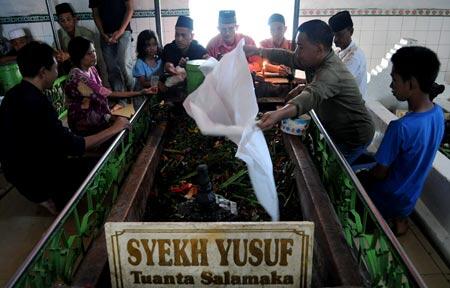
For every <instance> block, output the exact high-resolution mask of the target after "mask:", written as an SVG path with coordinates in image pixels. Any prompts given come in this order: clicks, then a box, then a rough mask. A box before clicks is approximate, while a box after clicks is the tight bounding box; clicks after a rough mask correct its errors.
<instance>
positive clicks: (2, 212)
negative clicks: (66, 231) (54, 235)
mask: <svg viewBox="0 0 450 288" xmlns="http://www.w3.org/2000/svg"><path fill="white" fill-rule="evenodd" d="M5 187H9V184H8V183H6V182H5V180H4V178H3V177H2V175H1V174H0V191H1V190H2V189H4V188H5ZM53 219H54V216H51V215H50V214H49V213H48V212H47V211H46V210H44V209H43V208H40V207H39V206H38V205H36V204H34V203H32V202H30V201H28V200H27V199H25V198H24V197H23V196H22V195H20V194H19V192H17V190H15V189H14V188H12V189H11V190H9V192H7V193H6V194H5V195H4V196H3V197H1V198H0V231H1V235H2V236H1V237H0V267H1V268H0V287H4V286H5V284H6V283H7V281H8V280H9V279H10V278H11V277H12V276H13V274H14V272H15V271H16V269H17V268H18V267H19V266H20V264H22V262H23V261H24V260H25V258H26V257H27V255H28V253H29V252H30V251H31V250H32V249H33V246H34V245H35V244H36V243H37V241H38V240H39V239H40V238H41V237H42V234H43V233H45V231H46V229H47V228H48V227H49V226H50V224H51V223H52V222H53Z"/></svg>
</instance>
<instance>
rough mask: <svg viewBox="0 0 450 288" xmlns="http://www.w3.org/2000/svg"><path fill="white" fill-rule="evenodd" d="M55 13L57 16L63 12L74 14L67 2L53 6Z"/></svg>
mask: <svg viewBox="0 0 450 288" xmlns="http://www.w3.org/2000/svg"><path fill="white" fill-rule="evenodd" d="M55 11H56V15H57V16H59V15H61V14H63V13H70V14H72V15H75V12H74V11H73V8H72V6H71V5H70V4H69V3H61V4H58V5H56V6H55Z"/></svg>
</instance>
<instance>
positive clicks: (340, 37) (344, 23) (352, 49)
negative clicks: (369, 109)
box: [328, 11, 367, 97]
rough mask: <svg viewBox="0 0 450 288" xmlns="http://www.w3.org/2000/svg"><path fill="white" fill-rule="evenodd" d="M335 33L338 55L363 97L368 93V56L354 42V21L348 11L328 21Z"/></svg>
mask: <svg viewBox="0 0 450 288" xmlns="http://www.w3.org/2000/svg"><path fill="white" fill-rule="evenodd" d="M328 23H329V24H330V27H331V30H333V33H334V44H335V45H336V47H338V48H339V50H338V51H337V54H338V56H339V58H341V60H342V62H344V64H345V65H346V66H347V69H348V70H349V71H350V73H352V75H353V76H354V77H355V79H356V83H358V87H359V91H361V94H362V96H363V97H364V96H366V92H367V65H366V56H365V55H364V52H363V51H362V49H361V48H359V47H358V46H356V43H355V42H353V41H352V35H353V21H352V18H351V16H350V13H349V12H348V11H341V12H339V13H337V14H335V15H333V16H332V17H331V18H330V20H328Z"/></svg>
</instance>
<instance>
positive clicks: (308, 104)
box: [288, 70, 340, 116]
mask: <svg viewBox="0 0 450 288" xmlns="http://www.w3.org/2000/svg"><path fill="white" fill-rule="evenodd" d="M339 91H340V89H339V78H338V75H337V74H336V73H334V71H332V70H322V71H318V72H317V73H316V76H315V77H314V78H313V81H312V82H311V83H309V84H308V85H307V86H306V87H305V89H304V90H303V91H302V92H301V93H300V94H299V95H298V96H297V97H295V98H294V99H292V100H290V101H289V102H288V103H289V104H294V105H295V106H296V107H297V116H300V115H302V114H304V113H306V112H308V111H310V110H311V109H317V107H318V106H319V105H320V104H321V103H322V101H323V100H326V99H329V98H331V97H334V96H336V95H337V94H338V93H339Z"/></svg>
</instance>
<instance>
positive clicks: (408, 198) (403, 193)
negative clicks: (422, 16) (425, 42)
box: [368, 47, 444, 235]
mask: <svg viewBox="0 0 450 288" xmlns="http://www.w3.org/2000/svg"><path fill="white" fill-rule="evenodd" d="M391 61H392V64H393V67H392V73H391V77H392V83H391V85H390V87H391V89H392V93H393V94H394V96H395V98H397V100H399V101H408V108H409V109H408V110H409V112H408V113H407V114H406V115H405V116H404V117H402V118H400V119H398V120H395V121H392V122H390V123H389V126H388V128H387V130H386V133H385V135H384V138H383V141H382V143H381V145H380V147H379V149H378V151H377V154H376V156H375V159H376V162H377V165H376V166H375V168H374V169H372V170H371V171H370V173H369V175H370V182H369V187H368V188H369V189H368V192H369V195H370V197H371V198H372V201H373V202H374V203H375V205H376V206H377V208H378V210H379V211H380V212H381V214H382V215H383V217H384V218H385V219H386V220H387V221H388V222H390V223H391V227H392V228H393V230H394V233H395V234H397V235H402V234H404V233H406V231H407V229H408V224H407V223H408V222H407V217H408V216H409V215H410V214H411V213H412V211H413V209H414V206H415V204H416V202H417V199H418V198H419V196H420V195H421V192H422V188H423V185H424V182H425V179H426V177H427V176H428V173H429V171H430V169H431V166H432V163H433V160H434V157H435V155H436V151H437V150H438V148H439V146H440V144H441V141H442V137H443V134H444V114H443V112H442V109H441V107H439V106H438V105H436V104H434V103H433V102H432V100H433V99H434V97H436V96H437V95H438V94H439V93H441V92H442V89H439V88H442V87H441V85H437V84H435V83H434V81H435V80H436V77H437V75H438V72H439V66H440V63H439V60H438V58H437V56H436V54H435V53H434V52H433V51H431V50H429V49H428V48H425V47H403V48H401V49H399V50H398V51H397V52H396V53H395V54H394V55H393V56H392V60H391Z"/></svg>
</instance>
